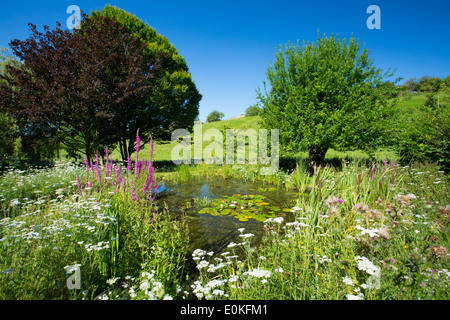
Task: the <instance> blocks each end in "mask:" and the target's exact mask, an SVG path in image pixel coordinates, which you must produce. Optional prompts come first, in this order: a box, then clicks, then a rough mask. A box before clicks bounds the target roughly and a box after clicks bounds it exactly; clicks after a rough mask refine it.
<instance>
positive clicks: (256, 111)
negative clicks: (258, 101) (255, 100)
mask: <svg viewBox="0 0 450 320" xmlns="http://www.w3.org/2000/svg"><path fill="white" fill-rule="evenodd" d="M261 112H262V110H261V109H260V108H259V107H258V106H256V105H253V106H250V107H248V108H247V109H245V116H246V117H253V116H259V115H260V114H261Z"/></svg>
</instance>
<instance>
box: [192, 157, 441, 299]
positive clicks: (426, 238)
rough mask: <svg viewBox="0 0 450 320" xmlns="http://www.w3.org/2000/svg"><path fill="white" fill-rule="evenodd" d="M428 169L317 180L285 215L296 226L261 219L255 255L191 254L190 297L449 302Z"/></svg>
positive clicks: (437, 192) (348, 168)
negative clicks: (290, 216)
mask: <svg viewBox="0 0 450 320" xmlns="http://www.w3.org/2000/svg"><path fill="white" fill-rule="evenodd" d="M434 168H435V167H433V166H431V165H428V166H427V167H426V168H423V169H422V170H420V171H419V170H417V169H415V168H408V167H398V166H396V165H395V164H394V163H391V164H389V163H388V162H387V161H385V162H384V165H383V166H373V165H371V167H369V168H367V169H366V168H365V167H364V166H357V165H344V167H343V169H342V170H341V171H335V170H332V169H330V168H322V169H320V170H318V172H316V173H315V175H314V176H313V177H312V178H313V180H312V181H314V183H313V184H312V189H311V192H310V193H309V195H308V197H305V196H301V197H299V198H298V201H297V205H296V206H295V207H293V208H292V212H293V213H295V217H296V218H295V220H294V221H293V222H284V220H283V218H282V217H278V218H276V219H268V220H267V221H266V223H265V230H266V231H265V235H264V239H263V242H262V244H261V245H260V246H259V247H255V248H253V247H252V246H251V244H249V243H238V244H235V243H232V244H230V245H229V249H230V251H229V252H228V253H227V252H225V253H224V254H217V255H214V254H213V253H211V254H210V255H209V254H208V253H205V252H201V251H194V255H195V257H194V259H197V260H196V261H197V268H199V270H200V277H199V278H198V279H197V280H196V281H195V282H194V283H193V284H192V288H191V289H192V293H193V294H194V295H196V296H197V297H198V298H201V299H343V300H347V299H348V300H361V299H380V300H381V299H408V300H412V299H442V300H447V299H449V297H450V295H449V292H450V290H449V285H450V272H449V271H448V270H450V260H449V257H450V255H449V253H448V248H449V240H448V236H447V235H448V232H449V227H450V223H449V221H448V216H447V215H446V214H447V213H448V212H447V211H448V210H447V208H448V207H447V205H448V203H449V196H448V192H446V190H447V186H448V177H447V176H445V174H444V173H443V172H439V171H437V170H436V169H434ZM414 172H415V173H414ZM412 178H413V179H412ZM427 181H428V183H427ZM439 181H441V182H439ZM430 189H431V190H430ZM430 195H433V196H434V198H430ZM236 232H240V233H241V234H242V235H244V234H243V233H242V230H238V231H236ZM245 239H246V241H251V239H252V238H251V237H249V238H248V239H247V238H245ZM238 252H240V254H238Z"/></svg>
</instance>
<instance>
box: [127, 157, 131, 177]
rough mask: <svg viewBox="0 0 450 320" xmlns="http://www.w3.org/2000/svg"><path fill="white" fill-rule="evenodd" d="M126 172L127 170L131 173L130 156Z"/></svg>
mask: <svg viewBox="0 0 450 320" xmlns="http://www.w3.org/2000/svg"><path fill="white" fill-rule="evenodd" d="M127 170H128V172H129V173H131V170H132V169H131V159H130V156H128V158H127Z"/></svg>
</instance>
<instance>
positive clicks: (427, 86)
mask: <svg viewBox="0 0 450 320" xmlns="http://www.w3.org/2000/svg"><path fill="white" fill-rule="evenodd" d="M441 82H442V80H441V79H440V78H437V77H429V76H423V77H422V78H420V79H419V84H418V85H419V91H421V92H433V93H434V92H438V91H439V89H440V87H441Z"/></svg>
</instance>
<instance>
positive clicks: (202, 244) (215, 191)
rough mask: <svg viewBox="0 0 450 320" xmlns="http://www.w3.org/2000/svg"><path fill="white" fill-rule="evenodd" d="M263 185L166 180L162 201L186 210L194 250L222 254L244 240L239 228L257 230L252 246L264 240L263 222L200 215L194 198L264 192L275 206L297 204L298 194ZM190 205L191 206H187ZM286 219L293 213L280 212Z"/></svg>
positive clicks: (290, 217)
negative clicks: (263, 187) (270, 188)
mask: <svg viewBox="0 0 450 320" xmlns="http://www.w3.org/2000/svg"><path fill="white" fill-rule="evenodd" d="M261 187H262V186H261V185H258V184H255V183H252V182H247V181H237V180H225V179H216V180H203V181H191V182H181V183H178V184H176V183H168V182H165V183H164V184H162V185H161V188H160V189H159V190H158V197H157V199H158V203H159V204H160V205H164V206H167V207H168V208H169V210H170V211H171V212H177V213H180V214H181V213H184V214H185V215H186V217H187V220H188V228H189V233H190V239H191V248H190V249H191V250H194V249H203V250H207V251H213V252H214V253H220V252H224V251H228V249H227V246H228V245H229V244H230V243H231V242H235V243H239V242H242V238H240V237H239V234H240V233H239V231H238V229H239V228H245V230H244V233H253V234H254V236H253V237H252V238H251V243H252V245H256V244H258V243H260V241H261V238H262V235H263V231H264V229H263V223H262V222H259V221H256V220H254V219H249V220H248V221H239V220H238V219H236V218H235V217H233V216H230V215H217V216H213V215H210V214H199V213H198V212H199V210H200V209H201V207H199V206H196V205H195V203H194V198H202V197H204V198H207V199H211V200H213V199H216V198H220V197H222V196H232V195H233V194H241V195H244V194H248V195H250V194H253V195H263V196H265V198H266V200H265V201H266V202H268V203H270V205H272V206H280V207H281V208H291V207H292V206H293V205H294V203H293V202H294V200H295V199H294V193H293V192H286V191H284V190H272V191H268V190H262V189H261ZM187 204H190V206H191V208H187V207H188V206H187ZM277 215H279V216H283V218H284V219H285V221H293V216H292V214H291V213H289V212H282V211H280V212H277Z"/></svg>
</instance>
